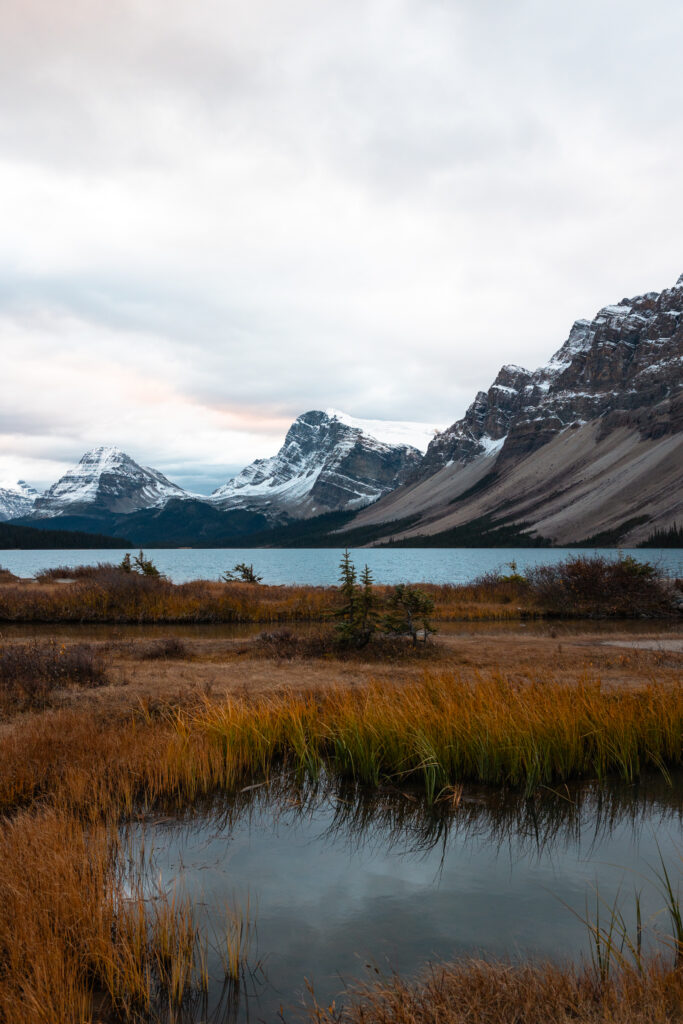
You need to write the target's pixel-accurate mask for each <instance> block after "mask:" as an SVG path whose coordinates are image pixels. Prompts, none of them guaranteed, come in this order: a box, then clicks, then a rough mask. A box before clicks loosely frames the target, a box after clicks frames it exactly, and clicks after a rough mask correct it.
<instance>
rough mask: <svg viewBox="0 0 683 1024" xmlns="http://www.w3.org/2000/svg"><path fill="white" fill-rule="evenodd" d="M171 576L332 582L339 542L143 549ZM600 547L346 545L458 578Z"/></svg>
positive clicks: (669, 561)
mask: <svg viewBox="0 0 683 1024" xmlns="http://www.w3.org/2000/svg"><path fill="white" fill-rule="evenodd" d="M125 553H126V549H121V550H120V551H116V550H115V551H112V550H103V551H92V550H68V551H0V565H1V566H3V567H4V568H6V569H10V570H11V571H12V572H13V573H16V574H17V575H18V576H33V575H34V574H35V573H36V572H39V571H40V570H41V569H49V568H53V567H55V566H59V565H67V566H75V565H92V564H95V563H97V562H120V561H121V559H122V558H123V556H124V554H125ZM145 553H146V554H147V555H148V556H149V557H150V558H152V560H153V561H154V563H155V565H157V566H158V568H159V569H160V570H161V572H163V573H166V574H167V575H168V576H169V577H170V578H171V579H172V580H173V582H174V583H184V582H186V581H187V580H193V579H214V580H215V579H219V578H220V576H221V574H222V573H223V572H225V570H226V569H230V568H232V566H234V565H235V564H236V563H238V562H247V563H248V564H253V565H254V569H255V570H256V572H257V573H258V574H259V575H261V576H263V582H264V583H271V584H291V583H302V584H312V585H318V586H329V585H330V584H333V583H336V582H337V579H338V576H339V572H338V567H339V560H340V558H341V555H342V551H341V549H339V550H338V549H335V548H314V549H311V548H297V549H292V548H256V549H255V548H160V549H147V550H146V552H145ZM577 554H589V555H590V554H600V555H605V556H606V557H608V558H617V557H618V552H617V551H615V550H614V549H613V548H604V549H602V548H358V549H352V551H351V555H352V558H353V561H354V562H355V564H356V565H357V566H358V567H362V566H363V565H365V564H367V565H368V566H369V567H370V569H371V570H372V572H373V575H374V578H375V581H376V582H377V583H389V584H391V583H407V582H410V583H419V582H430V583H466V582H468V581H469V580H472V579H474V578H475V577H476V576H479V575H480V574H481V573H485V572H490V571H492V570H495V569H499V568H502V569H503V570H506V567H507V566H508V565H509V563H510V562H516V564H517V567H518V569H519V571H521V572H523V571H524V569H525V568H526V567H527V566H534V565H543V564H548V563H553V562H559V561H562V559H564V558H567V557H568V556H570V555H577ZM624 554H628V555H632V556H633V557H634V558H637V559H640V560H641V561H648V562H652V563H654V564H655V565H657V566H659V567H661V569H662V571H663V572H664V573H666V574H667V575H672V576H683V550H682V549H680V548H666V549H660V548H650V549H642V550H624Z"/></svg>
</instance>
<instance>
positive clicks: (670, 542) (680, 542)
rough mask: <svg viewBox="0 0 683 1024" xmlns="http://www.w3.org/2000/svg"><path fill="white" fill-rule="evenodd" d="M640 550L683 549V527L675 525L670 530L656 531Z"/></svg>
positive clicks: (640, 545)
mask: <svg viewBox="0 0 683 1024" xmlns="http://www.w3.org/2000/svg"><path fill="white" fill-rule="evenodd" d="M638 547H640V548H683V526H679V524H678V523H674V525H673V526H670V527H669V529H668V530H655V531H654V533H651V534H650V536H649V537H648V538H647V540H644V541H643V543H642V544H639V545H638Z"/></svg>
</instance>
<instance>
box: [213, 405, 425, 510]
mask: <svg viewBox="0 0 683 1024" xmlns="http://www.w3.org/2000/svg"><path fill="white" fill-rule="evenodd" d="M373 424H374V425H375V429H376V430H377V431H378V432H383V433H384V436H385V437H387V438H389V437H391V438H395V437H397V436H402V437H405V436H406V435H410V436H412V435H414V434H415V433H416V432H417V431H416V429H413V428H417V427H420V426H422V425H419V424H418V425H416V424H397V423H392V424H382V423H381V421H360V420H354V419H352V418H351V417H348V416H346V415H345V414H343V413H339V412H337V411H336V410H334V409H328V410H327V411H325V412H322V411H320V410H314V411H311V412H307V413H304V414H303V415H302V416H299V417H298V419H296V420H295V421H294V423H293V424H292V425H291V427H290V428H289V430H288V431H287V436H286V437H285V441H284V444H283V446H282V448H280V451H279V452H278V453H277V455H274V456H272V457H271V458H269V459H257V460H256V461H255V462H252V463H251V465H250V466H247V467H246V469H243V470H242V472H241V473H239V474H238V476H236V477H234V478H233V479H232V480H229V481H228V482H227V483H226V484H224V485H223V486H222V487H219V488H218V489H217V490H216V491H214V493H213V494H212V495H211V501H212V502H213V503H214V504H216V505H217V506H218V507H219V508H223V509H231V510H234V509H248V510H250V511H253V512H261V513H263V514H264V515H265V516H266V517H267V518H268V520H269V521H270V522H271V523H280V522H284V521H286V520H287V519H290V518H296V519H302V518H308V517H310V516H317V515H321V514H323V513H325V512H331V511H341V510H348V509H357V508H361V507H362V506H364V505H368V504H370V503H371V502H374V501H376V500H377V499H378V498H380V497H382V495H384V494H387V493H389V492H390V491H392V490H394V489H395V488H396V487H398V486H399V485H400V484H402V483H403V482H404V481H406V480H407V479H408V478H409V477H410V476H411V475H412V474H414V473H415V472H416V471H417V469H418V467H419V465H420V462H421V461H422V455H421V453H420V451H419V450H418V449H417V448H416V447H414V446H412V445H408V444H406V443H404V442H401V443H395V441H390V440H380V439H379V438H378V437H377V436H373V435H372V434H371V433H369V430H370V429H372V427H373ZM422 436H423V437H424V428H423V430H422Z"/></svg>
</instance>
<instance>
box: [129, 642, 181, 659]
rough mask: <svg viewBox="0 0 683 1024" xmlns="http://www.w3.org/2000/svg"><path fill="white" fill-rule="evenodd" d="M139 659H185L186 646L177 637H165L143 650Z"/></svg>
mask: <svg viewBox="0 0 683 1024" xmlns="http://www.w3.org/2000/svg"><path fill="white" fill-rule="evenodd" d="M140 657H141V658H142V659H144V660H146V661H156V660H157V659H165V658H187V657H188V650H187V645H186V644H184V643H183V641H182V640H180V639H179V638H178V637H177V636H166V637H164V638H163V639H162V640H155V641H154V643H152V644H150V645H149V647H147V648H145V650H144V651H143V653H142V654H141V655H140Z"/></svg>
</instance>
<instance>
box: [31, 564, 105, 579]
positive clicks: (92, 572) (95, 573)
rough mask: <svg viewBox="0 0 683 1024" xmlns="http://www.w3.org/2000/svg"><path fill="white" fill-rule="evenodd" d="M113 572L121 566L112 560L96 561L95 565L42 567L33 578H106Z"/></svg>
mask: <svg viewBox="0 0 683 1024" xmlns="http://www.w3.org/2000/svg"><path fill="white" fill-rule="evenodd" d="M113 572H121V568H120V566H118V565H115V564H114V563H113V562H98V563H97V564H96V565H73V566H72V565H56V566H55V567H54V568H52V569H42V570H41V572H38V573H36V575H35V578H36V579H37V580H38V581H39V582H40V583H53V582H54V581H55V580H92V579H98V578H101V577H104V578H107V577H109V576H111V574H112V573H113Z"/></svg>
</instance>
